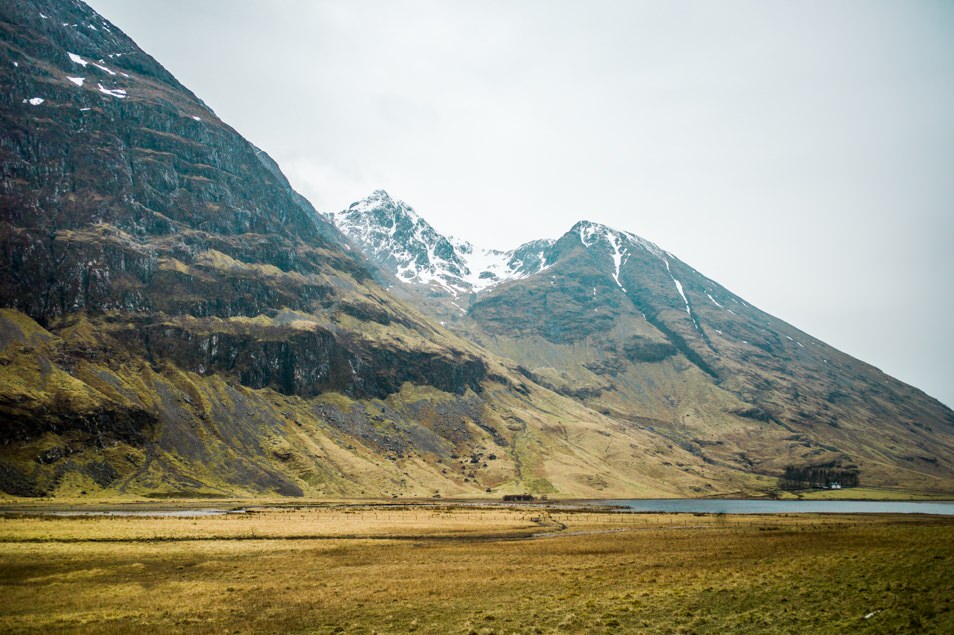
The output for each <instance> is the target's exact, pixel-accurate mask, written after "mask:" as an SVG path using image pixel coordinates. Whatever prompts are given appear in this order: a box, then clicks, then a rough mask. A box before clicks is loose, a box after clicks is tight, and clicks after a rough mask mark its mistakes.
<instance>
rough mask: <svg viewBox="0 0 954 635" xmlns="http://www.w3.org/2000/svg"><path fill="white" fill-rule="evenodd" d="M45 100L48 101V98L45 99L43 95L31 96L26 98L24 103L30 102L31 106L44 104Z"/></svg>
mask: <svg viewBox="0 0 954 635" xmlns="http://www.w3.org/2000/svg"><path fill="white" fill-rule="evenodd" d="M44 101H46V100H45V99H43V98H42V97H31V98H30V99H24V100H23V103H24V104H30V105H31V106H39V105H40V104H42V103H43V102H44Z"/></svg>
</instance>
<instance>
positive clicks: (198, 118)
mask: <svg viewBox="0 0 954 635" xmlns="http://www.w3.org/2000/svg"><path fill="white" fill-rule="evenodd" d="M192 118H193V119H195V120H196V121H202V117H196V116H195V115H192Z"/></svg>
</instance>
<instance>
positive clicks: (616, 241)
mask: <svg viewBox="0 0 954 635" xmlns="http://www.w3.org/2000/svg"><path fill="white" fill-rule="evenodd" d="M570 231H571V232H574V233H576V234H577V235H579V237H580V242H581V243H583V246H584V247H591V246H593V245H596V244H600V243H604V244H606V245H608V246H609V247H610V249H615V251H617V252H619V250H620V249H622V248H624V247H641V248H643V249H645V250H646V251H648V252H649V253H651V254H653V255H654V256H657V257H660V258H661V257H662V256H663V254H664V253H665V252H663V250H662V249H660V248H659V247H658V246H657V245H656V244H655V243H652V242H650V241H648V240H646V239H645V238H640V237H639V236H637V235H636V234H631V233H630V232H626V231H622V230H619V229H613V228H612V227H608V226H606V225H601V224H600V223H594V222H593V221H588V220H581V221H580V222H578V223H577V224H576V225H574V226H573V227H572V229H570Z"/></svg>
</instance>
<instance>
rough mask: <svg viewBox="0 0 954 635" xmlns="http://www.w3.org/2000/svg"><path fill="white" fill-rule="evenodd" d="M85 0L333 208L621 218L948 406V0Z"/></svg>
mask: <svg viewBox="0 0 954 635" xmlns="http://www.w3.org/2000/svg"><path fill="white" fill-rule="evenodd" d="M91 4H92V6H93V7H94V8H95V9H97V10H98V11H99V12H100V13H101V14H103V15H104V16H105V17H106V18H108V19H110V20H112V21H113V22H115V23H116V24H117V25H118V26H119V27H120V28H122V29H123V30H124V31H126V33H127V34H129V35H130V36H131V37H132V38H133V39H135V40H136V41H137V42H138V43H139V44H140V46H142V47H143V48H144V49H145V50H146V51H147V52H149V53H151V54H152V55H153V56H154V57H156V58H157V59H158V60H159V61H160V62H161V63H162V64H163V65H165V66H166V68H168V69H169V70H170V71H171V72H172V73H173V74H175V75H176V76H177V77H178V78H179V79H180V80H181V81H182V82H183V83H184V84H185V85H187V86H188V87H189V88H191V89H192V90H193V91H194V92H196V94H198V95H199V97H201V98H202V99H203V100H205V101H206V103H207V104H209V106H210V107H211V108H213V109H214V110H215V111H216V113H217V114H218V115H219V116H220V117H222V118H223V119H224V120H225V121H226V122H228V123H229V124H231V125H232V126H234V127H235V128H236V129H237V130H238V131H239V132H241V133H242V134H243V135H245V136H246V137H247V138H248V139H249V140H251V141H252V142H253V143H255V144H256V145H258V146H260V147H261V148H263V149H265V150H266V151H267V152H268V153H269V154H271V155H272V156H273V157H274V158H275V159H276V160H277V161H278V163H279V165H280V166H281V167H282V169H283V170H284V172H285V173H286V174H287V175H288V177H289V179H290V180H291V181H292V184H293V185H294V186H295V187H296V188H297V189H298V190H299V191H300V192H301V193H302V194H304V195H305V196H307V197H308V198H309V199H310V200H311V201H312V203H313V204H314V205H315V206H316V207H317V208H318V209H319V210H321V211H332V210H337V209H341V208H344V207H347V205H349V204H350V203H351V202H352V201H354V200H357V199H359V198H362V197H364V196H366V195H367V194H368V193H370V192H371V190H373V189H376V188H384V189H387V190H388V191H389V192H390V193H391V194H392V196H395V197H397V198H401V199H403V200H405V201H406V202H408V203H409V204H410V205H412V206H413V207H415V209H417V211H418V212H420V213H421V214H422V215H423V216H424V217H425V218H427V219H428V220H429V221H430V222H431V224H433V225H434V226H435V228H437V229H438V230H439V231H441V232H444V233H449V234H452V235H455V236H458V237H462V238H466V239H468V240H471V241H472V242H475V243H477V244H478V245H481V246H487V247H498V248H511V247H515V246H517V245H518V244H520V243H522V242H525V241H527V240H531V239H534V238H543V237H551V238H555V237H558V236H560V235H561V234H563V233H564V232H565V231H566V230H568V229H569V228H570V226H571V225H572V224H573V223H575V222H576V221H577V220H580V219H583V218H586V219H589V220H594V221H598V222H602V223H605V224H607V225H610V226H613V227H617V228H619V229H625V230H628V231H632V232H634V233H636V234H639V235H641V236H643V237H644V238H647V239H649V240H652V241H654V242H656V243H657V244H659V245H660V246H661V247H663V248H664V249H667V250H669V251H671V252H673V253H674V254H676V255H677V256H679V257H680V258H681V259H682V260H684V261H686V262H687V263H689V264H691V265H692V266H694V267H695V268H697V269H698V270H699V271H701V272H702V273H704V274H705V275H707V276H709V277H710V278H713V279H714V280H716V281H718V282H720V283H721V284H723V285H724V286H726V287H728V288H729V289H731V290H732V291H734V292H736V293H738V294H739V295H741V296H742V297H744V298H746V299H747V300H748V301H750V302H752V303H754V304H755V305H757V306H759V307H760V308H762V309H764V310H766V311H768V312H769V313H772V314H773V315H776V316H777V317H780V318H782V319H784V320H786V321H788V322H790V323H792V324H794V325H795V326H797V327H799V328H801V329H803V330H805V331H807V332H809V333H810V334H812V335H814V336H816V337H818V338H820V339H822V340H825V341H827V342H828V343H830V344H832V345H834V346H836V347H837V348H840V349H842V350H843V351H845V352H847V353H849V354H851V355H854V356H856V357H859V358H861V359H863V360H865V361H867V362H870V363H872V364H874V365H876V366H878V367H879V368H881V369H882V370H884V371H885V372H887V373H889V374H892V375H894V376H896V377H898V378H899V379H902V380H904V381H907V382H909V383H912V384H914V385H916V386H918V387H920V388H922V389H924V390H925V391H926V392H928V393H929V394H931V395H932V396H935V397H937V398H939V399H941V400H942V401H944V402H945V403H947V404H948V405H954V338H952V337H950V336H949V330H950V324H949V321H950V320H951V316H952V315H954V310H952V309H954V306H952V304H954V300H952V290H954V284H952V282H954V249H952V246H954V2H949V1H947V0H936V1H919V0H903V1H902V0H891V1H886V2H882V1H878V0H857V1H853V0H839V1H836V2H832V1H828V0H816V1H810V0H809V1H805V0H803V1H799V2H794V1H793V2H776V1H772V0H753V1H732V0H730V1H725V2H703V1H701V0H699V1H695V2H685V1H679V0H675V1H673V0H665V1H663V0H660V1H658V2H636V1H632V2H629V1H613V0H596V1H586V2H584V1H583V0H580V1H578V2H559V1H555V0H539V1H531V0H525V1H521V0H512V1H495V0H469V1H463V0H460V1H444V2H432V1H423V0H422V1H402V0H388V1H383V0H381V1H371V0H338V1H320V0H318V1H307V2H306V1H304V0H302V1H292V0H286V1H284V2H276V1H269V0H205V1H200V0H137V1H132V0H92V1H91Z"/></svg>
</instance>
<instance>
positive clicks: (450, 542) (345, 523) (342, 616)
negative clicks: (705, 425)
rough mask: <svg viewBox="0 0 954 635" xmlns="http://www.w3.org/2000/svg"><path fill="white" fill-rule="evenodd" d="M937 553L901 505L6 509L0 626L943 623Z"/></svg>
mask: <svg viewBox="0 0 954 635" xmlns="http://www.w3.org/2000/svg"><path fill="white" fill-rule="evenodd" d="M533 533H536V534H541V536H538V537H535V538H526V536H528V535H530V534H533ZM952 565H954V519H945V518H920V517H914V516H904V517H891V516H883V517H847V516H788V517H786V516H771V517H755V516H744V517H725V516H694V515H656V514H653V515H648V514H647V515H642V514H635V515H632V514H627V515H619V514H610V513H578V512H570V511H566V510H562V511H558V510H551V511H550V512H543V511H540V510H521V509H515V510H508V509H502V508H497V509H493V508H446V509H427V508H419V507H393V508H381V507H370V506H367V507H353V508H347V507H321V508H310V509H272V510H265V511H262V512H261V513H255V514H248V515H242V516H228V517H221V516H220V517H204V518H162V519H156V518H37V517H20V518H12V517H11V518H2V519H0V631H2V632H43V633H48V632H52V631H57V632H66V633H80V632H112V633H128V632H138V633H152V632H155V633H176V632H190V633H191V632H199V633H262V632H283V633H284V632H289V633H334V632H347V633H372V632H378V633H403V632H411V631H413V632H419V633H472V632H474V633H490V632H493V633H601V632H602V633H618V632H646V633H680V632H683V633H720V634H721V633H763V632H781V633H843V632H872V633H878V632H885V633H887V632H891V633H894V632H911V633H922V632H936V633H950V632H954V578H952V575H951V571H952V570H954V566H952ZM870 613H874V615H871V616H870V617H869V618H868V619H865V616H866V615H868V614H870Z"/></svg>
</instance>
